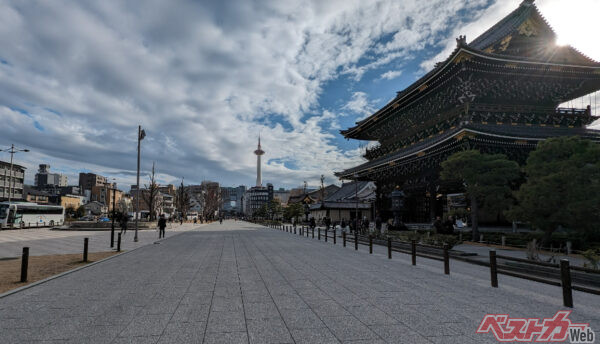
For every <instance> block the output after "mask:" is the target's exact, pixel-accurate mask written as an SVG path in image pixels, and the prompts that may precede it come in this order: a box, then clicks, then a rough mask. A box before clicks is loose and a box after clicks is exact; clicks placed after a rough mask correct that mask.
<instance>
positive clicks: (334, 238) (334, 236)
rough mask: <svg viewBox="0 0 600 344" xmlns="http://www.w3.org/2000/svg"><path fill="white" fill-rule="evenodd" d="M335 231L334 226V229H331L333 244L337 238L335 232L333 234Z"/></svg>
mask: <svg viewBox="0 0 600 344" xmlns="http://www.w3.org/2000/svg"><path fill="white" fill-rule="evenodd" d="M335 232H336V230H335V228H334V229H333V244H334V245H335V242H336V241H337V238H336V234H335Z"/></svg>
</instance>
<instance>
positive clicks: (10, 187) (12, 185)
mask: <svg viewBox="0 0 600 344" xmlns="http://www.w3.org/2000/svg"><path fill="white" fill-rule="evenodd" d="M0 152H8V153H10V171H9V173H10V176H9V184H8V206H9V208H10V201H11V199H12V195H13V191H14V188H15V178H13V176H14V173H13V156H14V155H15V153H18V152H29V149H17V148H16V147H15V145H14V144H11V145H10V148H9V149H0ZM4 182H5V183H6V172H4Z"/></svg>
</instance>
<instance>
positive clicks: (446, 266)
mask: <svg viewBox="0 0 600 344" xmlns="http://www.w3.org/2000/svg"><path fill="white" fill-rule="evenodd" d="M444 274H446V275H449V274H450V255H449V254H448V244H444Z"/></svg>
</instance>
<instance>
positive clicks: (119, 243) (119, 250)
mask: <svg viewBox="0 0 600 344" xmlns="http://www.w3.org/2000/svg"><path fill="white" fill-rule="evenodd" d="M117 252H121V233H119V234H118V235H117Z"/></svg>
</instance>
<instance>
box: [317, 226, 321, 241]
mask: <svg viewBox="0 0 600 344" xmlns="http://www.w3.org/2000/svg"><path fill="white" fill-rule="evenodd" d="M317 231H318V232H319V240H321V228H317Z"/></svg>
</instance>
